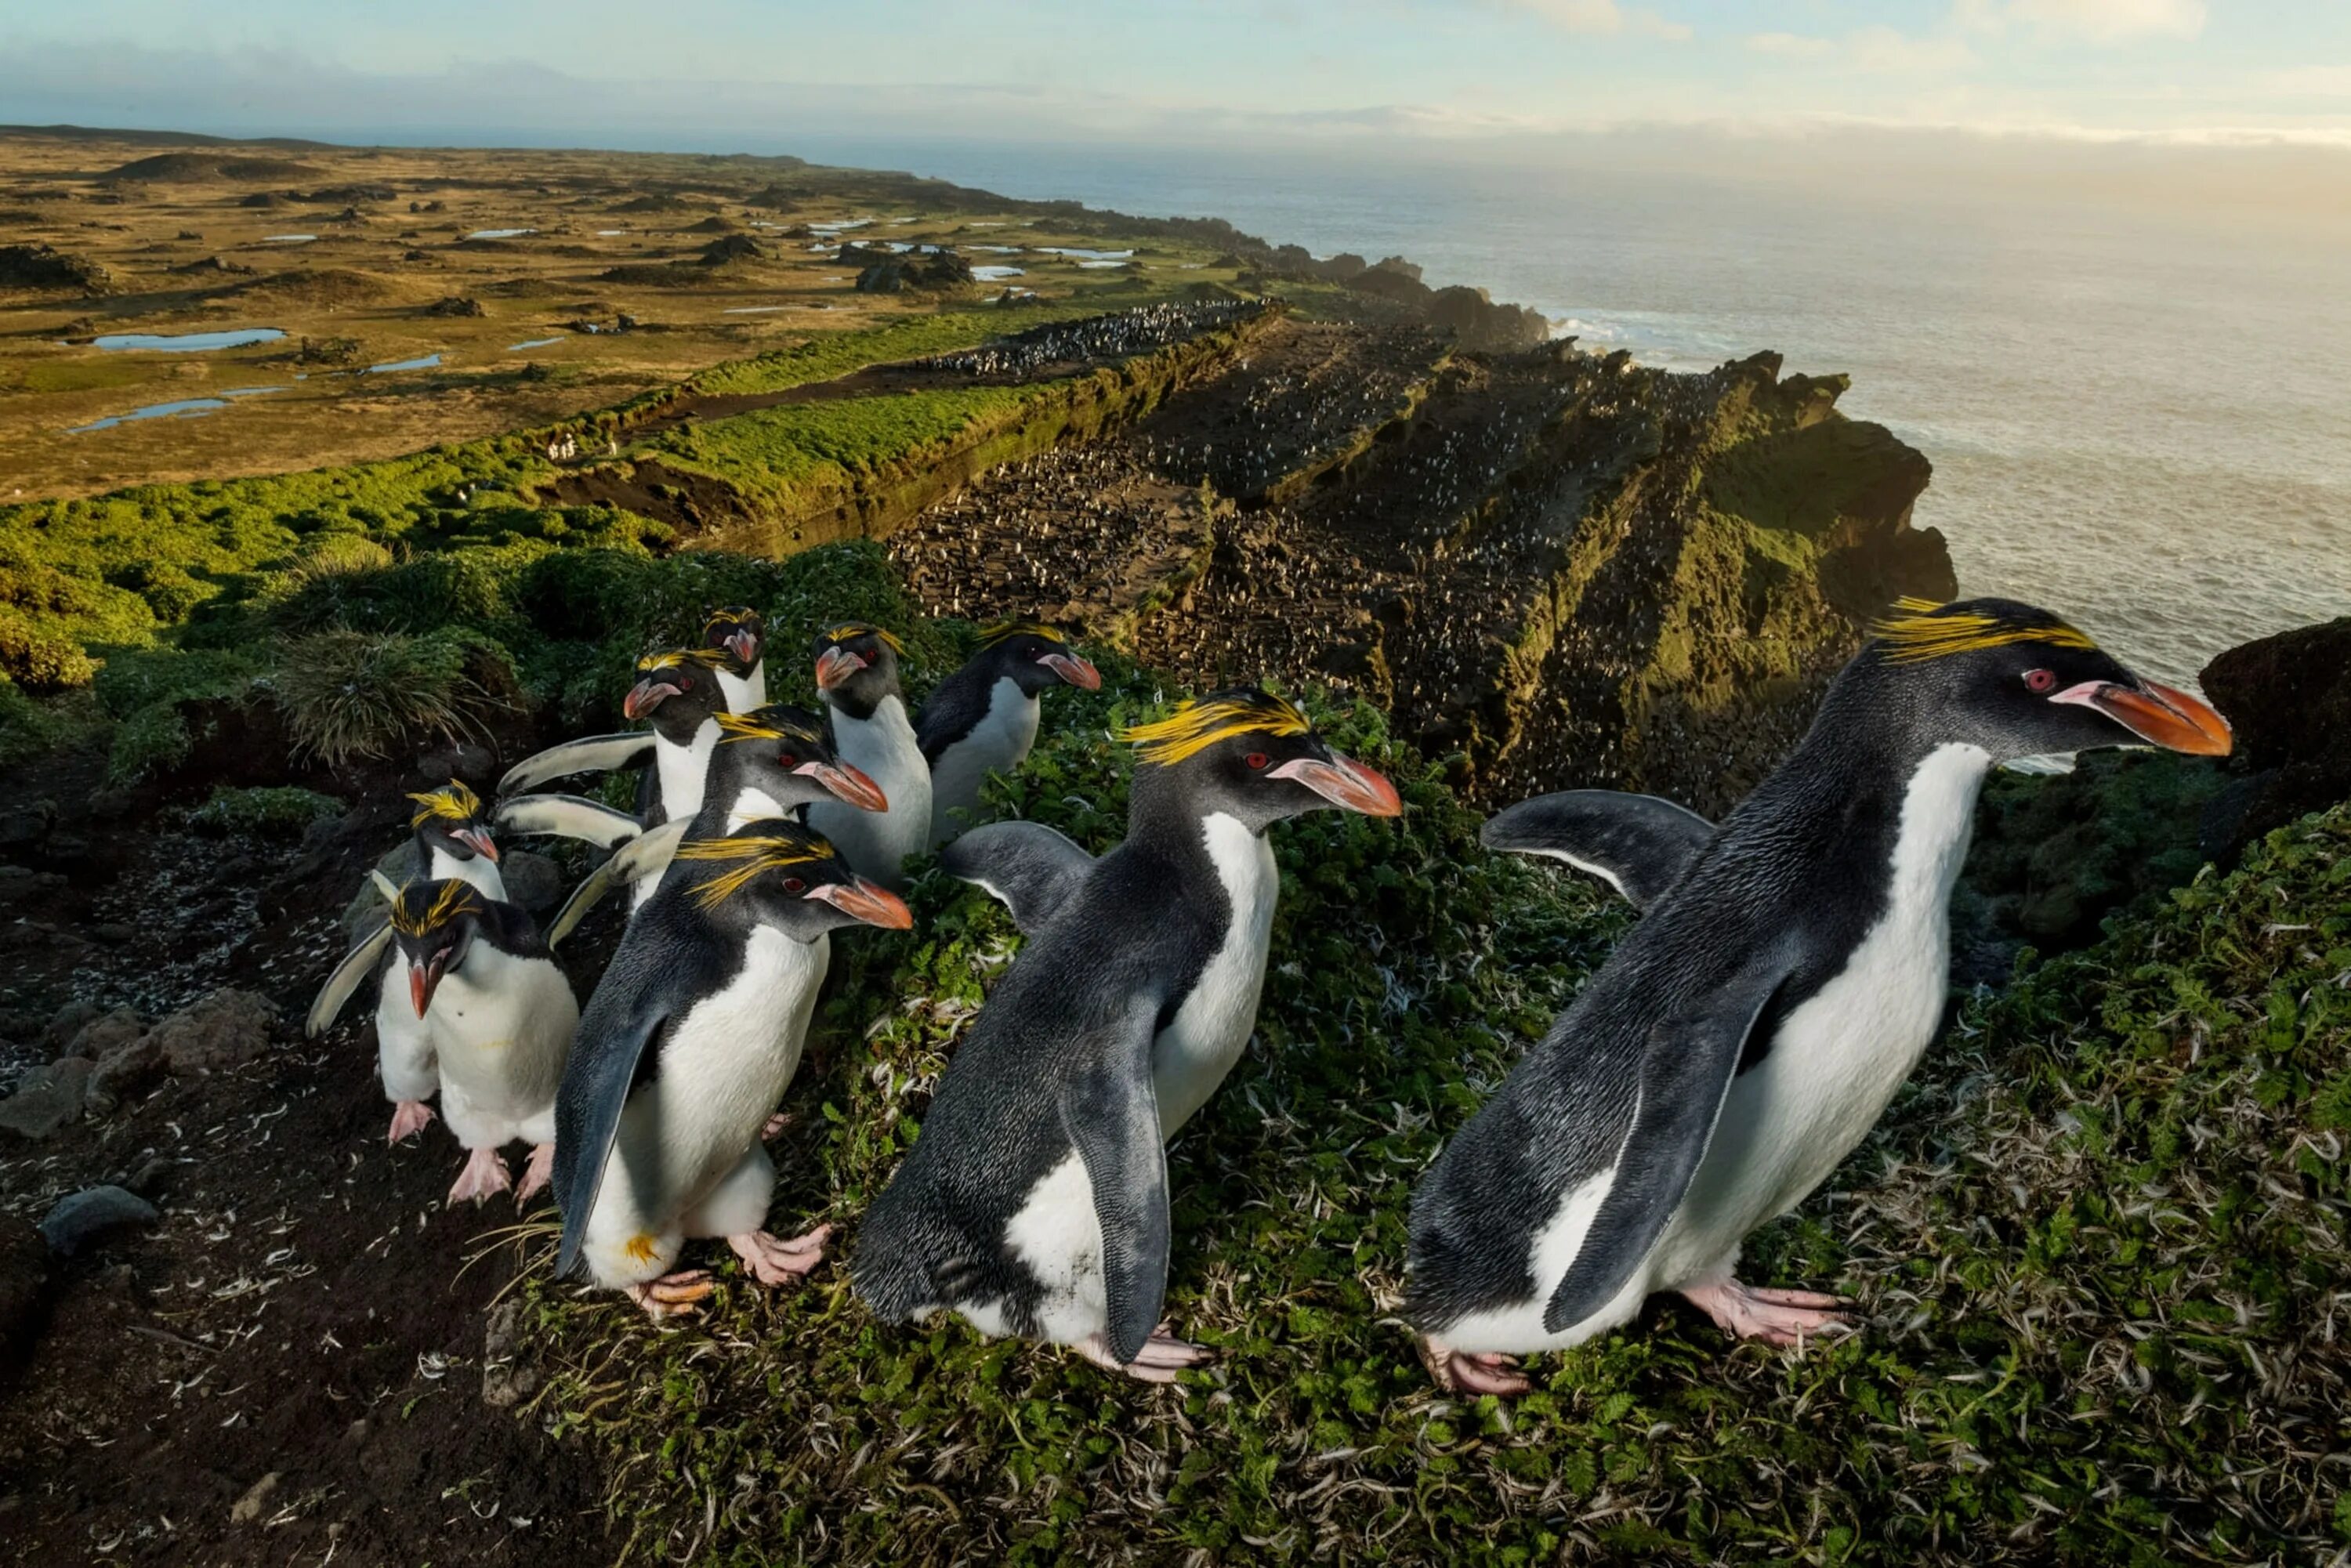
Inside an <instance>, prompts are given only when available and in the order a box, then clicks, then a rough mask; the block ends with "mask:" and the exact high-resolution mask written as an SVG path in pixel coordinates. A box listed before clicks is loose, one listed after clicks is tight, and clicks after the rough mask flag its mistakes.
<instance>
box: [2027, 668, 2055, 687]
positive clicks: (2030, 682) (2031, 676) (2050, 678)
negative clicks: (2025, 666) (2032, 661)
mask: <svg viewBox="0 0 2351 1568" xmlns="http://www.w3.org/2000/svg"><path fill="white" fill-rule="evenodd" d="M2056 684H2057V677H2056V676H2055V675H2053V674H2051V673H2050V672H2049V671H2047V670H2027V671H2025V672H2024V685H2025V689H2026V690H2028V691H2035V692H2045V691H2047V690H2049V689H2050V688H2051V687H2053V686H2054V685H2056Z"/></svg>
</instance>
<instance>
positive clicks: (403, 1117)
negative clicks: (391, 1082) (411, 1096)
mask: <svg viewBox="0 0 2351 1568" xmlns="http://www.w3.org/2000/svg"><path fill="white" fill-rule="evenodd" d="M432 1124H433V1107H432V1106H430V1105H427V1104H426V1103H424V1102H423V1101H422V1100H396V1101H394V1102H393V1103H392V1131H391V1132H389V1133H386V1134H384V1137H383V1141H384V1142H385V1143H387V1144H396V1143H398V1142H400V1140H401V1139H402V1138H405V1137H408V1136H410V1135H412V1134H417V1133H421V1132H423V1131H424V1129H425V1128H427V1127H429V1126H431V1125H432Z"/></svg>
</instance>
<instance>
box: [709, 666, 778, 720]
mask: <svg viewBox="0 0 2351 1568" xmlns="http://www.w3.org/2000/svg"><path fill="white" fill-rule="evenodd" d="M718 690H719V692H720V693H721V694H722V695H724V696H725V697H726V711H727V712H728V713H749V712H750V711H751V710H752V709H754V708H763V707H765V706H768V665H767V661H766V660H764V659H763V660H761V661H760V662H759V663H758V664H754V665H752V666H751V673H750V674H747V675H738V674H736V673H735V672H734V671H732V670H721V671H719V672H718Z"/></svg>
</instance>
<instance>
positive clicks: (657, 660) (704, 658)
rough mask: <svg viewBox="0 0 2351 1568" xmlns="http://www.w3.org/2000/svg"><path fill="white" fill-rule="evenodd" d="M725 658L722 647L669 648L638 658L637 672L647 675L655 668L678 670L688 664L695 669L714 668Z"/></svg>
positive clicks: (724, 651) (723, 661)
mask: <svg viewBox="0 0 2351 1568" xmlns="http://www.w3.org/2000/svg"><path fill="white" fill-rule="evenodd" d="M725 662H726V650H725V649H724V648H669V649H664V651H663V652H661V653H647V654H646V655H645V656H644V657H643V658H642V659H639V660H638V661H637V674H641V675H649V674H653V673H654V672H655V671H657V670H679V669H684V668H686V667H687V666H689V665H691V666H692V667H693V668H695V669H697V670H715V669H716V668H718V666H719V665H720V664H723V663H725Z"/></svg>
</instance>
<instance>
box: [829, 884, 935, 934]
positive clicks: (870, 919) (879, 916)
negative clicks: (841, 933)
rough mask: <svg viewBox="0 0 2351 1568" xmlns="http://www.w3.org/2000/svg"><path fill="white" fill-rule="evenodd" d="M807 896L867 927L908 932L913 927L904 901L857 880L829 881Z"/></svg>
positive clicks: (911, 916)
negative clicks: (859, 921)
mask: <svg viewBox="0 0 2351 1568" xmlns="http://www.w3.org/2000/svg"><path fill="white" fill-rule="evenodd" d="M808 896H809V897H810V898H820V899H822V900H824V902H825V903H827V904H831V905H832V906H833V907H834V908H835V909H838V910H840V911H841V913H842V914H843V915H850V916H852V918H854V919H858V920H862V921H863V922H865V924H866V925H879V926H881V927H882V928H883V929H884V930H887V931H911V930H913V929H914V911H913V910H911V909H909V908H907V907H906V901H905V900H904V899H902V898H900V897H899V896H898V895H897V894H894V893H892V892H891V891H890V890H889V889H888V888H885V887H882V886H879V885H878V884H876V883H870V882H868V881H866V880H865V879H864V878H863V877H862V876H861V877H858V878H856V879H854V880H853V881H850V882H829V883H825V884H824V885H823V886H822V887H812V888H810V889H809V892H808Z"/></svg>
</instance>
